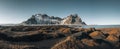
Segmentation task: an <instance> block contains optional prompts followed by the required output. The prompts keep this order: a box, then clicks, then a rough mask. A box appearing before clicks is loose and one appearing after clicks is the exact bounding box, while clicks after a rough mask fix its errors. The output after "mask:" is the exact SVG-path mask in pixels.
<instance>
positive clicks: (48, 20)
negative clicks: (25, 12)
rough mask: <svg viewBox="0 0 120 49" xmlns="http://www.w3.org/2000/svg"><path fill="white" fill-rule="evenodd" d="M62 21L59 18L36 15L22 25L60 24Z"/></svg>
mask: <svg viewBox="0 0 120 49" xmlns="http://www.w3.org/2000/svg"><path fill="white" fill-rule="evenodd" d="M61 20H62V19H61V18H59V17H54V16H48V15H47V14H35V15H32V17H31V18H29V19H28V20H27V21H24V22H22V24H59V23H60V21H61Z"/></svg>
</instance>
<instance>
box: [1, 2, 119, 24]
mask: <svg viewBox="0 0 120 49" xmlns="http://www.w3.org/2000/svg"><path fill="white" fill-rule="evenodd" d="M37 13H41V14H44V13H45V14H48V15H49V16H59V17H66V16H68V15H70V14H78V15H79V16H80V17H81V18H82V20H83V21H85V22H86V23H87V24H98V25H104V24H106V25H107V24H120V0H0V24H7V23H21V22H22V21H25V20H27V19H28V18H30V17H31V15H33V14H37Z"/></svg>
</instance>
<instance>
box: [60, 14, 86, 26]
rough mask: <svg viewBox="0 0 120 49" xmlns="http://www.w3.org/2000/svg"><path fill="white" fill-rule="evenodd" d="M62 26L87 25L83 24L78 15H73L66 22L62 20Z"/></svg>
mask: <svg viewBox="0 0 120 49" xmlns="http://www.w3.org/2000/svg"><path fill="white" fill-rule="evenodd" d="M61 24H80V25H86V24H85V22H82V20H81V18H80V17H79V16H78V15H77V14H73V15H70V16H67V18H65V19H64V20H62V23H61Z"/></svg>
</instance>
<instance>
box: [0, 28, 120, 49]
mask: <svg viewBox="0 0 120 49" xmlns="http://www.w3.org/2000/svg"><path fill="white" fill-rule="evenodd" d="M0 49H120V28H101V29H95V28H73V27H67V26H6V27H5V26H4V27H1V28H0Z"/></svg>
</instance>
